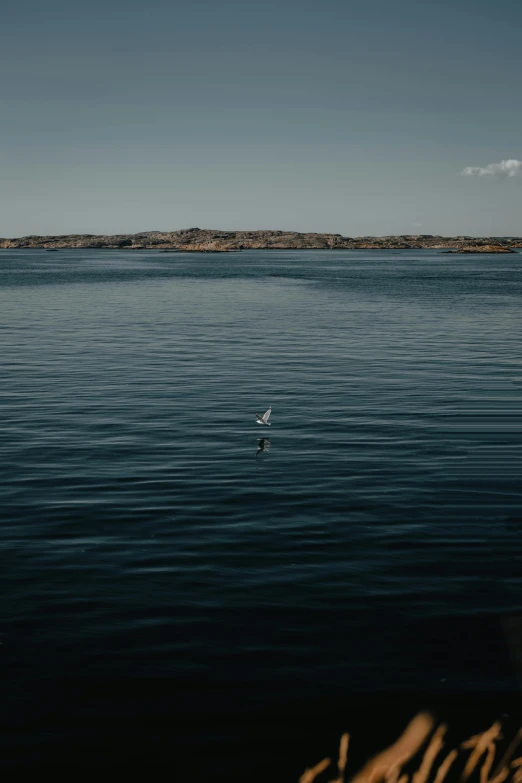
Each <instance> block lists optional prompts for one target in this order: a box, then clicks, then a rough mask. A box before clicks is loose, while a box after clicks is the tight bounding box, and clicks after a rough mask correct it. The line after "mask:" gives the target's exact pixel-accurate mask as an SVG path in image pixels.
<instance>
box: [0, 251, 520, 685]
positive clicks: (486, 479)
mask: <svg viewBox="0 0 522 783" xmlns="http://www.w3.org/2000/svg"><path fill="white" fill-rule="evenodd" d="M521 260H522V259H521V256H520V254H518V255H508V256H481V257H473V256H471V257H467V256H460V257H459V256H450V255H445V254H442V253H440V252H437V251H409V252H402V253H401V252H396V251H389V252H380V251H325V252H322V251H314V252H298V251H287V252H263V251H252V252H243V253H237V254H230V255H210V256H209V255H189V254H169V255H161V254H159V253H156V252H153V251H143V252H139V251H134V252H133V251H121V252H120V251H102V250H95V251H83V250H77V251H61V252H59V253H53V254H48V253H45V252H43V251H28V250H17V251H2V254H1V256H0V262H1V266H0V319H1V337H0V340H1V346H2V367H3V370H2V383H1V399H2V437H1V442H0V458H1V459H0V464H1V473H2V482H1V487H0V495H1V506H0V518H1V526H0V544H1V547H2V552H3V558H2V559H3V568H2V575H1V580H2V591H1V595H2V596H3V600H2V604H3V606H2V613H1V617H2V621H1V626H0V642H1V645H2V646H1V647H0V651H1V659H2V660H3V665H4V671H5V672H7V676H8V677H11V678H12V677H14V678H15V680H17V678H18V681H21V682H23V678H24V677H26V676H29V675H31V676H36V677H39V678H43V679H45V678H53V677H57V676H63V675H64V674H67V675H71V676H75V675H77V674H79V673H85V672H86V671H88V672H89V676H91V677H92V678H94V679H96V678H98V677H100V678H101V677H111V676H128V677H145V678H148V679H149V680H150V679H153V678H159V677H168V678H170V679H171V680H173V681H179V682H180V683H185V684H186V683H207V685H208V687H210V686H211V685H212V686H216V687H217V685H218V684H219V683H224V684H228V685H230V683H236V684H237V685H238V687H243V686H244V687H245V688H248V692H249V694H250V697H251V698H252V699H253V700H255V699H258V700H263V699H275V700H277V698H279V697H280V696H278V694H279V695H280V694H282V693H284V698H285V699H289V698H291V696H290V695H289V694H292V693H296V694H297V693H301V694H302V693H303V690H304V691H305V692H307V689H314V688H315V689H316V690H318V691H321V690H322V691H323V692H330V693H332V694H335V693H338V692H339V691H341V692H342V693H344V694H348V693H350V692H351V691H352V690H353V689H359V690H361V689H362V690H366V691H379V689H385V688H389V687H390V686H391V685H393V686H394V687H404V688H409V689H412V690H415V689H418V688H440V689H444V688H448V687H458V688H461V689H464V690H469V691H470V692H471V691H474V690H475V691H476V690H479V689H481V688H489V689H492V690H497V691H498V690H500V691H502V690H506V691H508V690H509V689H511V688H512V687H513V683H514V681H515V675H514V671H513V669H512V668H510V666H509V665H508V664H507V663H506V661H507V656H506V653H505V650H504V652H502V649H501V648H502V644H503V643H504V642H502V641H501V639H502V633H501V628H502V626H501V621H502V618H503V617H505V616H506V615H507V616H512V615H517V614H519V613H520V611H521V609H522V544H521V526H522V512H521V499H522V479H521V467H522V417H521V411H522V360H521V357H522V329H521V328H520V326H521V320H520V312H521V304H522V263H521ZM270 405H271V406H272V408H273V411H272V417H271V422H272V426H271V427H270V428H268V427H264V428H261V427H260V426H258V425H256V422H255V418H254V414H255V412H256V411H259V412H260V413H263V412H264V411H265V410H266V409H267V408H268V407H269V406H270ZM263 435H264V436H268V437H269V438H270V441H271V444H272V445H271V449H270V451H268V452H265V453H261V454H259V455H258V456H257V457H256V449H257V438H260V437H261V436H263ZM499 640H500V641H499ZM502 656H504V657H502ZM305 684H306V685H305ZM280 698H283V697H282V696H281V697H280Z"/></svg>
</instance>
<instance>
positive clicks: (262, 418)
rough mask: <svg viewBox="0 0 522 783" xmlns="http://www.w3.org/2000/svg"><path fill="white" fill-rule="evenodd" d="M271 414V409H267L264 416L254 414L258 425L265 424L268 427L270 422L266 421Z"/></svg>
mask: <svg viewBox="0 0 522 783" xmlns="http://www.w3.org/2000/svg"><path fill="white" fill-rule="evenodd" d="M271 412H272V408H269V409H268V410H267V412H266V413H265V415H264V416H260V415H259V413H256V419H257V423H258V424H267V425H268V426H269V427H270V422H269V421H268V419H269V418H270V414H271Z"/></svg>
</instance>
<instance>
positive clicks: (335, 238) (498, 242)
mask: <svg viewBox="0 0 522 783" xmlns="http://www.w3.org/2000/svg"><path fill="white" fill-rule="evenodd" d="M24 247H25V248H42V249H46V250H49V249H56V250H60V249H62V248H63V249H65V248H67V249H70V248H109V249H114V250H120V249H125V250H144V249H147V250H169V251H175V250H178V251H183V252H195V253H201V252H207V253H223V252H229V251H232V250H329V249H352V250H358V249H367V250H419V249H422V248H433V249H444V250H454V251H455V252H459V253H460V252H463V253H464V252H465V253H471V252H482V253H503V252H511V250H512V249H513V248H522V238H520V237H516V238H497V237H483V238H474V237H468V236H458V237H441V236H434V235H432V234H402V235H400V236H383V237H370V236H364V237H345V236H342V235H341V234H320V233H300V232H297V231H216V230H214V231H213V230H210V229H200V228H186V229H182V230H180V231H144V232H141V233H138V234H114V235H107V236H105V235H103V236H98V235H94V234H69V235H64V236H27V237H21V238H18V239H0V248H24ZM471 248H473V249H471ZM487 248H488V249H487ZM491 248H493V249H491Z"/></svg>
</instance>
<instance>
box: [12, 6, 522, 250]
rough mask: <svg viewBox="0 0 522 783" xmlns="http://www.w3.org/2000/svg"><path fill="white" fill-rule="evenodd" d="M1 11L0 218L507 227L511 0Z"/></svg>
mask: <svg viewBox="0 0 522 783" xmlns="http://www.w3.org/2000/svg"><path fill="white" fill-rule="evenodd" d="M0 23H1V29H2V46H1V47H0V72H1V74H2V77H1V92H0V98H1V100H0V113H1V115H0V116H1V121H0V171H1V176H0V236H2V237H16V236H24V235H28V234H64V233H101V234H106V233H130V232H138V231H149V230H150V231H153V230H158V231H173V230H177V229H181V228H190V227H196V226H197V227H200V228H215V229H225V230H233V229H286V230H294V231H326V232H332V233H339V234H344V235H346V236H362V235H386V234H443V235H456V234H470V235H477V236H485V235H494V236H519V235H522V212H521V207H522V164H520V165H519V162H520V160H521V159H522V138H521V127H522V101H521V99H520V95H521V94H522V89H521V88H522V46H521V44H520V30H521V29H522V3H521V2H520V0H416V1H414V0H313V1H312V0H262V2H261V1H260V0H256V2H252V0H168V1H167V0H147V2H145V0H143V1H142V2H137V1H136V0H126V1H125V2H123V0H88V2H87V0H82V2H78V1H77V0H45V2H42V0H4V2H3V4H2V11H0ZM506 161H507V162H508V163H506Z"/></svg>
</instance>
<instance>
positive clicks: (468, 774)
mask: <svg viewBox="0 0 522 783" xmlns="http://www.w3.org/2000/svg"><path fill="white" fill-rule="evenodd" d="M501 728H502V727H501V724H500V723H498V722H496V723H493V725H492V726H491V727H490V728H489V729H487V730H486V731H484V732H483V733H482V734H477V735H476V736H474V737H470V739H468V740H466V741H465V742H462V743H461V744H460V745H459V746H458V747H456V748H451V749H449V750H448V749H447V748H445V744H446V743H445V741H444V737H445V734H446V731H447V726H446V725H444V724H442V725H440V726H438V727H436V728H435V724H434V720H433V718H432V716H431V715H429V714H428V713H424V712H423V713H419V715H417V716H416V717H415V718H414V719H413V720H412V721H411V723H410V724H409V725H408V726H407V727H406V729H405V730H404V732H403V733H402V734H401V736H400V737H399V738H398V739H397V740H396V742H394V743H393V745H390V747H388V748H386V749H385V750H383V751H381V753H378V754H377V755H376V756H374V757H373V758H372V759H370V760H369V761H368V762H367V763H366V764H365V765H364V767H363V768H362V769H361V770H360V771H359V772H357V773H356V774H351V775H350V774H348V772H347V762H348V745H349V739H350V738H349V735H348V734H343V735H342V737H341V742H340V745H339V758H338V761H337V771H336V772H333V769H332V768H333V764H332V762H331V760H330V759H329V758H325V759H323V760H322V761H320V762H319V763H318V764H316V765H315V766H314V767H312V768H311V769H307V770H306V771H305V772H304V773H303V774H302V775H301V777H300V778H299V783H326V782H328V783H347V781H350V783H444V782H445V783H450V781H458V783H468V781H470V783H471V781H476V783H504V781H507V783H522V756H518V757H517V758H514V756H515V754H516V753H517V751H519V749H520V746H521V745H522V729H520V730H519V731H518V732H517V733H516V735H515V736H514V737H513V739H512V740H511V742H510V743H509V745H508V746H507V748H506V750H505V752H504V754H503V755H502V754H501V753H500V751H499V745H500V743H501V741H502V740H503V739H504V737H503V735H502V733H501ZM497 759H498V760H497ZM495 762H496V765H495Z"/></svg>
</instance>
